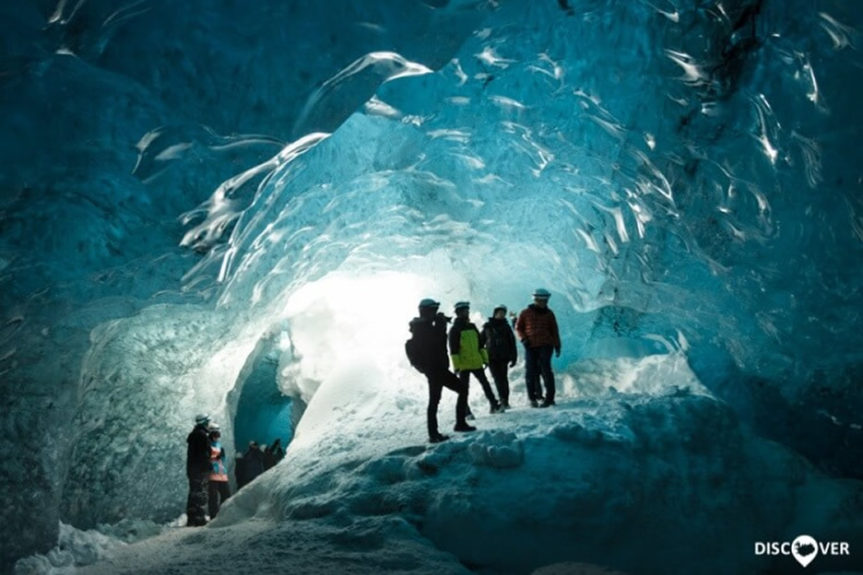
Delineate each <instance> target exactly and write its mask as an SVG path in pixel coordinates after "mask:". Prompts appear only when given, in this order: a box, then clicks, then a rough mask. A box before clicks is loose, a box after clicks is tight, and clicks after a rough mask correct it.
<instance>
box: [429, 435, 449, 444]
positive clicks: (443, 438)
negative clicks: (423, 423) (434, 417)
mask: <svg viewBox="0 0 863 575" xmlns="http://www.w3.org/2000/svg"><path fill="white" fill-rule="evenodd" d="M447 439H449V435H443V434H442V433H435V434H433V435H429V443H440V442H441V441H446V440H447Z"/></svg>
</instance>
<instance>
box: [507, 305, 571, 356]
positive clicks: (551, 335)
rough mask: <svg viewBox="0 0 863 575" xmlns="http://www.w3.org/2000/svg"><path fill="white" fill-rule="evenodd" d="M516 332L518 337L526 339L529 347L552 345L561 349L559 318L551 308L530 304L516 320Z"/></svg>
mask: <svg viewBox="0 0 863 575" xmlns="http://www.w3.org/2000/svg"><path fill="white" fill-rule="evenodd" d="M515 333H516V335H518V339H520V340H521V341H523V342H524V341H525V340H527V341H526V342H525V345H527V347H542V346H544V345H550V346H552V347H554V349H555V351H560V332H559V331H558V330H557V319H555V317H554V312H553V311H551V310H550V309H549V308H547V307H546V308H541V307H539V306H537V305H535V304H530V305H529V306H527V308H525V309H523V310H522V311H521V313H520V314H518V320H516V322H515Z"/></svg>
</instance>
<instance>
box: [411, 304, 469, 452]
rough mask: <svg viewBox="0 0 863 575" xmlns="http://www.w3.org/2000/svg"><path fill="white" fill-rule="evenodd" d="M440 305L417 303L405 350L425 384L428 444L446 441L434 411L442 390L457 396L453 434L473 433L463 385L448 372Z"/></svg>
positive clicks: (443, 324)
mask: <svg viewBox="0 0 863 575" xmlns="http://www.w3.org/2000/svg"><path fill="white" fill-rule="evenodd" d="M439 306H440V304H439V303H438V302H436V301H434V300H433V299H429V298H426V299H423V300H422V301H420V303H419V317H415V318H413V319H412V320H411V322H410V326H409V327H410V331H411V334H412V337H411V339H410V340H408V342H407V344H406V346H405V348H406V351H407V354H408V360H409V361H410V362H411V365H413V367H414V368H415V369H416V370H417V371H419V372H420V373H422V374H423V375H425V377H426V380H427V381H428V388H429V399H428V407H427V409H426V427H427V430H428V436H429V441H430V442H431V443H440V442H441V441H445V440H447V439H449V437H447V436H446V435H443V434H442V433H440V432H439V431H438V422H437V408H438V404H439V403H440V398H441V393H442V392H443V388H444V387H446V388H448V389H451V390H453V391H455V392H456V393H457V394H458V399H457V400H456V405H455V420H456V423H455V427H454V428H453V429H454V430H455V431H459V432H466V431H476V427H473V426H472V425H469V424H468V423H467V420H466V416H467V384H466V383H464V382H462V381H460V380H459V378H458V377H457V376H456V375H455V374H454V373H453V372H451V371H450V370H449V356H448V354H447V332H446V326H447V323H448V322H449V321H450V318H448V317H446V316H445V315H444V314H443V313H439V312H438V307H439Z"/></svg>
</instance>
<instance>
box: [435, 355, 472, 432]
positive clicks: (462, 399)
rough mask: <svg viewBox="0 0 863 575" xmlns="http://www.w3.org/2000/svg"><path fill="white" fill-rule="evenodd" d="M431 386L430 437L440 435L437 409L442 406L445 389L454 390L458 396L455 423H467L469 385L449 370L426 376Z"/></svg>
mask: <svg viewBox="0 0 863 575" xmlns="http://www.w3.org/2000/svg"><path fill="white" fill-rule="evenodd" d="M425 376H426V379H427V380H428V384H429V403H428V408H427V410H426V425H427V426H428V433H429V437H433V436H435V435H437V434H438V427H437V408H438V404H440V398H441V394H442V393H443V388H445V387H446V388H448V389H451V390H453V391H454V392H456V393H457V394H458V398H457V399H456V403H455V422H456V425H462V424H464V423H466V420H465V417H466V416H467V384H466V383H462V382H461V380H459V378H458V377H456V375H455V374H454V373H453V372H451V371H450V370H448V369H444V370H441V371H434V372H431V373H426V374H425Z"/></svg>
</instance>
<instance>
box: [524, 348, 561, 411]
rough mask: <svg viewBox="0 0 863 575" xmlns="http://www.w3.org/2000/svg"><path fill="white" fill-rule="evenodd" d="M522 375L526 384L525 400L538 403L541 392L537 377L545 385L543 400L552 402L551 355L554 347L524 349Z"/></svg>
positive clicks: (552, 376) (552, 375)
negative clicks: (540, 378)
mask: <svg viewBox="0 0 863 575" xmlns="http://www.w3.org/2000/svg"><path fill="white" fill-rule="evenodd" d="M524 351H525V358H524V363H525V365H524V374H525V380H526V384H527V398H528V399H529V400H531V401H539V399H540V398H541V397H542V390H541V388H540V387H539V377H540V375H542V381H543V383H545V400H546V401H554V392H555V389H554V372H553V371H551V354H552V353H553V352H554V347H552V346H550V345H543V346H541V347H528V348H525V350H524Z"/></svg>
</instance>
